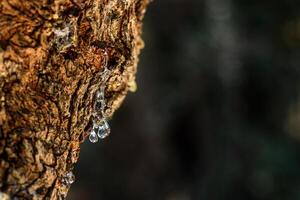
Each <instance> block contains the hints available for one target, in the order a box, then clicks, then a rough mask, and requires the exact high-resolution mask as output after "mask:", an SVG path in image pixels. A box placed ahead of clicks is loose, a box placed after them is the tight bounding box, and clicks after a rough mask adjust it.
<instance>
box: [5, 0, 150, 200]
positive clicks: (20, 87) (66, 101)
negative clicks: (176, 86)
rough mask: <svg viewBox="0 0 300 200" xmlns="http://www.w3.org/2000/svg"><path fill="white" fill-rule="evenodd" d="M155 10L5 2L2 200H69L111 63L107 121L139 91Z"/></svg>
mask: <svg viewBox="0 0 300 200" xmlns="http://www.w3.org/2000/svg"><path fill="white" fill-rule="evenodd" d="M147 4H148V0H1V1H0V199H1V198H5V196H6V195H8V196H9V197H10V198H13V197H14V198H15V197H16V198H18V199H64V198H65V197H66V194H67V191H68V189H69V187H70V181H68V175H70V172H72V169H73V167H74V164H75V163H76V161H77V159H78V154H79V147H80V143H82V142H83V141H84V140H85V138H86V136H87V132H88V131H89V129H90V128H91V113H92V109H93V101H94V96H95V92H96V91H97V90H98V89H99V86H100V85H101V84H104V83H102V82H103V79H101V78H102V77H101V76H102V72H103V70H104V67H105V63H106V62H105V59H107V66H106V67H108V68H109V69H111V70H112V73H111V74H110V76H109V78H108V80H107V82H105V84H106V87H105V88H106V89H105V99H106V102H107V105H106V108H105V113H106V115H107V116H109V117H111V116H112V115H113V113H114V111H115V110H116V109H117V108H118V107H119V106H120V104H121V102H122V101H123V99H124V97H125V95H126V93H127V91H128V90H134V86H135V82H134V79H135V72H136V66H137V62H138V54H139V52H140V49H141V48H142V46H143V42H142V40H141V38H140V34H141V26H142V22H141V20H142V18H143V15H144V11H145V7H146V5H147ZM105 53H107V56H105Z"/></svg>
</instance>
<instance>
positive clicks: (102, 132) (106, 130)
mask: <svg viewBox="0 0 300 200" xmlns="http://www.w3.org/2000/svg"><path fill="white" fill-rule="evenodd" d="M96 130H97V135H98V137H99V138H100V139H104V138H106V137H107V136H108V135H109V134H110V127H109V124H108V122H107V121H106V119H103V120H102V121H101V123H100V124H98V125H97V127H96Z"/></svg>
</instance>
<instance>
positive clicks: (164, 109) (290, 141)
mask: <svg viewBox="0 0 300 200" xmlns="http://www.w3.org/2000/svg"><path fill="white" fill-rule="evenodd" d="M143 38H144V41H145V44H146V46H145V49H144V50H143V51H142V54H141V57H140V63H139V69H138V74H137V83H138V91H137V92H136V93H131V94H129V95H128V97H127V99H126V100H125V102H124V104H123V105H122V107H121V108H120V109H119V110H118V111H117V112H116V113H115V116H114V118H113V119H112V120H111V122H110V124H111V127H112V134H111V135H110V137H109V138H107V139H105V140H103V141H100V142H99V143H97V144H92V143H90V142H89V141H88V140H87V141H86V142H85V143H84V144H83V145H82V149H81V154H80V160H79V163H78V165H77V167H76V169H75V175H76V179H77V180H76V182H75V183H74V184H73V186H72V188H71V192H70V194H69V197H68V199H70V200H79V199H80V200H81V199H88V200H99V199H100V200H119V199H121V200H235V199H237V200H252V199H255V200H256V199H257V200H299V199H300V99H299V94H300V1H299V0H272V1H271V0H270V1H264V0H155V1H154V2H152V3H151V5H150V7H149V8H148V11H147V14H146V17H145V24H144V29H143Z"/></svg>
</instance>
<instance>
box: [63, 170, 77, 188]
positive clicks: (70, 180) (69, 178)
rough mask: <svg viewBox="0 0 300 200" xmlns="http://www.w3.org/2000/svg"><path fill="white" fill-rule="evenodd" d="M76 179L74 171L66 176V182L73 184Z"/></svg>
mask: <svg viewBox="0 0 300 200" xmlns="http://www.w3.org/2000/svg"><path fill="white" fill-rule="evenodd" d="M74 181H75V175H74V174H73V172H69V173H67V174H66V176H65V182H66V184H68V185H71V184H72V183H74Z"/></svg>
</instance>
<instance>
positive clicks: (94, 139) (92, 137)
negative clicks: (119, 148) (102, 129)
mask: <svg viewBox="0 0 300 200" xmlns="http://www.w3.org/2000/svg"><path fill="white" fill-rule="evenodd" d="M89 140H90V142H92V143H96V142H98V136H97V134H96V133H95V130H92V131H91V133H90V136H89Z"/></svg>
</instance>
